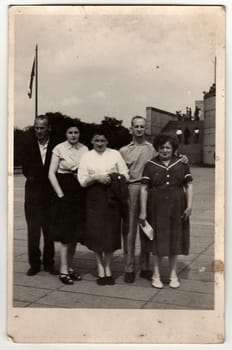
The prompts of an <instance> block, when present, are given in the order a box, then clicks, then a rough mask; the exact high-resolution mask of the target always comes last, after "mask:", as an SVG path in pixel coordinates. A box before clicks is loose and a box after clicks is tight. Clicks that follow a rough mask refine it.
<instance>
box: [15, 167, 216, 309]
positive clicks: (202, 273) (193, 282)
mask: <svg viewBox="0 0 232 350" xmlns="http://www.w3.org/2000/svg"><path fill="white" fill-rule="evenodd" d="M192 173H193V177H194V205H193V213H192V217H191V244H190V254H189V255H188V256H180V258H179V265H178V274H179V277H180V281H181V287H180V288H179V289H175V290H173V289H171V288H170V287H169V286H168V264H167V259H166V258H164V259H163V267H162V270H161V274H162V276H163V281H164V283H165V287H164V288H163V289H162V290H158V289H155V288H152V287H151V283H150V282H149V281H147V280H144V279H142V278H139V273H138V274H137V278H136V280H135V282H134V283H133V284H126V283H125V282H124V281H123V275H124V260H123V251H122V250H118V251H116V252H115V254H114V258H113V264H112V268H113V274H114V276H115V278H116V284H115V285H114V286H99V285H97V284H96V263H95V256H94V253H93V252H91V251H89V250H88V249H87V248H86V247H84V246H81V245H78V246H77V250H76V254H75V265H76V267H77V268H78V271H79V272H80V273H81V275H82V278H83V280H82V281H80V282H75V284H74V285H71V286H65V285H64V284H62V283H61V282H60V281H59V279H58V277H57V276H52V275H49V274H48V273H46V272H44V271H41V272H40V273H39V274H37V275H36V276H32V277H28V276H27V275H26V272H27V269H28V267H29V266H28V262H27V231H26V222H25V217H24V208H23V205H24V182H25V179H24V177H23V176H22V175H20V174H19V175H15V182H14V186H15V188H14V191H15V192H14V194H15V200H14V251H13V254H14V264H13V284H14V291H13V306H14V307H25V308H27V307H35V308H50V307H51V308H52V307H53V308H54V307H55V308H111V309H112V308H120V309H125V308H130V309H131V308H132V309H194V310H197V309H213V308H214V273H213V262H214V169H213V168H192ZM41 243H42V242H41ZM136 247H137V260H138V252H139V239H138V240H137V243H136ZM58 249H59V245H58V243H57V244H56V264H57V267H58V266H59V251H58Z"/></svg>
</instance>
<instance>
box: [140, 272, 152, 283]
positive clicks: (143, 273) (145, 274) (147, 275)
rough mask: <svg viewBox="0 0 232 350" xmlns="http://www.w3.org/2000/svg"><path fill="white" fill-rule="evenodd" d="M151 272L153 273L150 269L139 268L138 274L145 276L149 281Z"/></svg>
mask: <svg viewBox="0 0 232 350" xmlns="http://www.w3.org/2000/svg"><path fill="white" fill-rule="evenodd" d="M152 274H153V273H152V271H151V270H141V271H140V274H139V276H140V277H142V278H145V279H146V280H148V281H151V278H152Z"/></svg>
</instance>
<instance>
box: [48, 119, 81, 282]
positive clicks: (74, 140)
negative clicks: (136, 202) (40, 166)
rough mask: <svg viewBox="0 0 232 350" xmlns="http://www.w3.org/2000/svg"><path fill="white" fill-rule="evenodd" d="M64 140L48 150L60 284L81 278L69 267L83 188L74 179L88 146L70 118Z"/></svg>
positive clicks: (78, 236) (76, 238)
mask: <svg viewBox="0 0 232 350" xmlns="http://www.w3.org/2000/svg"><path fill="white" fill-rule="evenodd" d="M65 135H66V141H65V142H62V143H60V144H58V145H57V146H56V147H55V148H54V149H53V151H52V160H51V165H50V169H49V180H50V182H51V184H52V187H53V189H54V191H55V194H56V197H55V198H54V202H53V203H52V208H51V212H52V213H51V215H52V217H51V232H53V235H54V237H53V238H54V241H58V242H60V262H61V265H60V275H59V278H60V280H61V282H62V283H64V284H73V281H74V280H76V281H79V280H81V277H80V276H79V275H78V274H77V272H75V270H74V269H73V266H72V262H73V257H74V254H75V249H76V244H77V242H78V241H80V240H81V236H82V234H83V229H84V228H83V225H84V220H85V218H84V200H85V199H84V191H83V188H82V187H81V186H80V184H79V182H78V179H77V170H78V166H79V162H80V159H81V157H82V156H83V154H84V153H86V152H87V151H88V148H87V147H86V146H84V145H83V144H82V143H80V142H79V138H80V131H79V126H78V124H77V123H76V122H75V121H73V120H68V121H67V122H66V128H65Z"/></svg>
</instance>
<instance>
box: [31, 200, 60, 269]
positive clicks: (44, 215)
mask: <svg viewBox="0 0 232 350" xmlns="http://www.w3.org/2000/svg"><path fill="white" fill-rule="evenodd" d="M25 216H26V221H27V228H28V258H29V264H30V266H31V268H33V269H37V268H40V266H41V251H40V237H41V232H43V238H44V246H43V257H42V263H43V265H44V268H45V269H46V268H49V267H50V266H52V265H53V264H54V253H55V249H54V242H53V241H52V240H51V239H50V237H49V206H48V205H47V203H45V204H44V205H42V204H38V205H36V204H34V203H33V204H32V203H30V202H28V201H26V202H25Z"/></svg>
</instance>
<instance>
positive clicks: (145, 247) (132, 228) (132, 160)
mask: <svg viewBox="0 0 232 350" xmlns="http://www.w3.org/2000/svg"><path fill="white" fill-rule="evenodd" d="M145 128H146V120H145V118H143V117H141V116H135V117H133V118H132V120H131V134H132V141H131V143H129V145H127V146H124V147H122V148H121V149H120V153H121V155H122V156H123V158H124V160H125V162H126V164H127V166H128V168H129V176H130V180H129V208H130V213H129V231H128V232H124V254H125V261H126V267H125V276H124V281H125V282H127V283H133V282H134V280H135V241H136V235H137V230H138V215H139V199H140V187H141V179H142V173H143V168H144V166H145V164H146V162H147V161H148V160H150V159H152V158H153V157H155V155H156V152H155V149H154V148H153V146H152V144H151V143H150V142H148V141H146V139H145ZM140 245H141V248H140V277H143V278H145V279H151V276H152V271H151V270H150V269H149V256H150V253H149V240H148V238H147V237H146V236H145V234H144V233H143V232H141V230H140Z"/></svg>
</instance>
